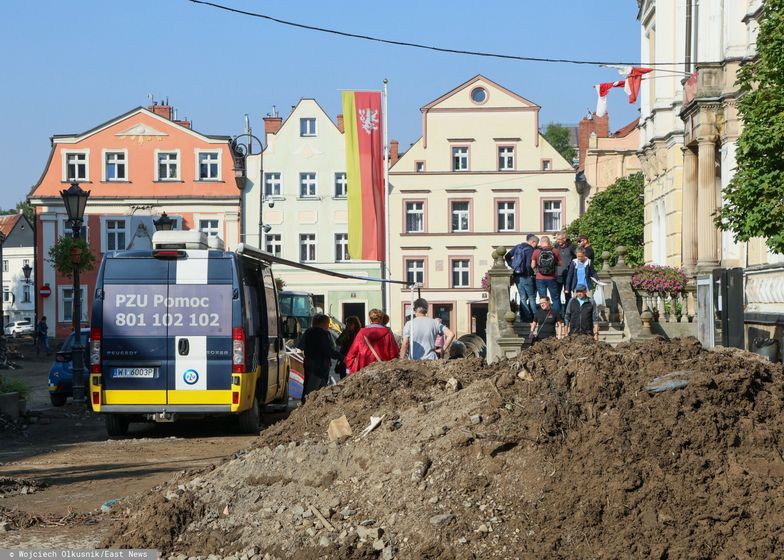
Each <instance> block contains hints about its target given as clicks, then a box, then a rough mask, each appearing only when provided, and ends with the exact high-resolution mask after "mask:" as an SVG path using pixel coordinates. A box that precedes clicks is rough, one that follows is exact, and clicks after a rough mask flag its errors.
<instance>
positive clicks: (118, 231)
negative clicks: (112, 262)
mask: <svg viewBox="0 0 784 560" xmlns="http://www.w3.org/2000/svg"><path fill="white" fill-rule="evenodd" d="M104 223H105V226H104V228H105V232H106V243H105V244H104V248H105V250H106V251H123V250H125V248H126V244H125V220H124V219H122V220H106V221H105V222H104Z"/></svg>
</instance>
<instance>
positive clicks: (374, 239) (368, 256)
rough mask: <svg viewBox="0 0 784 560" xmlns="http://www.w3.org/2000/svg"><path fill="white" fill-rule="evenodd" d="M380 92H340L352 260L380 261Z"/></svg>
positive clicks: (382, 193)
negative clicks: (341, 95) (344, 139)
mask: <svg viewBox="0 0 784 560" xmlns="http://www.w3.org/2000/svg"><path fill="white" fill-rule="evenodd" d="M381 123H382V119H381V92H380V91H344V92H343V126H344V130H345V134H344V135H345V137H346V188H347V190H348V254H349V255H350V257H351V258H352V259H358V260H371V261H383V260H384V259H385V258H386V256H385V255H384V248H385V245H384V216H385V214H384V189H385V188H386V185H384V142H383V135H382V130H381Z"/></svg>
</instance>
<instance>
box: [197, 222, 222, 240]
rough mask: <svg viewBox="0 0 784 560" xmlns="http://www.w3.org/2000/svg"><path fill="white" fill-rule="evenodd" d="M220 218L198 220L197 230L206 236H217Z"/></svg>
mask: <svg viewBox="0 0 784 560" xmlns="http://www.w3.org/2000/svg"><path fill="white" fill-rule="evenodd" d="M219 227H220V220H213V219H208V220H199V231H201V232H204V233H206V234H207V237H218V233H219V231H218V228H219Z"/></svg>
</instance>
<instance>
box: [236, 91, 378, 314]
mask: <svg viewBox="0 0 784 560" xmlns="http://www.w3.org/2000/svg"><path fill="white" fill-rule="evenodd" d="M264 124H265V147H264V150H263V151H262V153H261V154H259V155H254V156H249V157H248V160H247V177H248V180H247V184H246V187H245V189H244V190H243V209H244V212H243V224H244V227H243V238H244V240H245V241H246V242H247V243H249V244H250V245H254V246H257V247H261V248H263V249H265V250H267V251H269V252H270V253H273V254H275V255H278V256H281V257H283V258H285V259H288V260H291V261H299V262H302V263H306V264H308V265H312V266H316V267H320V268H324V269H327V270H333V271H337V272H343V273H347V274H352V275H357V276H367V277H375V278H377V277H380V276H381V264H380V263H379V262H376V261H355V260H352V259H351V258H350V257H349V255H348V234H347V232H348V209H347V206H346V203H347V202H346V172H345V168H346V148H345V140H344V137H343V131H342V116H338V122H337V124H336V123H335V122H333V121H332V120H331V119H330V118H329V116H328V115H327V114H326V113H325V112H324V110H323V109H322V108H321V106H319V104H318V103H317V102H316V100H314V99H302V100H300V101H299V103H297V105H296V106H295V107H294V108H293V109H292V111H291V113H290V114H289V116H288V117H287V118H286V119H285V120H284V119H283V118H281V117H279V116H277V115H272V116H268V117H266V118H265V119H264ZM265 230H266V231H265ZM277 270H278V272H277V276H278V277H279V278H282V279H283V280H284V281H285V282H286V287H285V289H286V290H293V291H305V292H310V293H312V294H314V296H315V300H316V306H317V307H320V308H322V309H323V310H324V311H325V312H326V313H329V314H331V315H333V316H335V317H337V318H338V319H340V320H343V319H344V318H345V317H346V316H348V315H358V316H359V317H360V319H361V320H362V321H365V320H366V315H367V312H368V311H369V310H370V309H372V308H373V307H381V291H382V290H381V287H380V285H379V284H378V283H376V282H371V281H367V280H342V279H338V278H334V277H330V276H325V275H322V274H317V273H315V272H308V271H304V270H301V269H297V268H293V267H285V266H282V267H279V268H278V269H277Z"/></svg>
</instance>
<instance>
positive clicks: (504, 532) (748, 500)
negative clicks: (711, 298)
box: [102, 339, 784, 559]
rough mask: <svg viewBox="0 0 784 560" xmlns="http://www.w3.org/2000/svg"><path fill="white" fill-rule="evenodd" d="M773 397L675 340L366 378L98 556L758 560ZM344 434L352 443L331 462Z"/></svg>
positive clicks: (127, 529) (771, 535) (121, 526)
mask: <svg viewBox="0 0 784 560" xmlns="http://www.w3.org/2000/svg"><path fill="white" fill-rule="evenodd" d="M663 376H666V377H664V379H656V378H661V377H663ZM783 380H784V372H783V371H782V367H781V366H780V365H774V364H770V363H768V362H765V361H763V360H761V359H759V358H758V357H756V356H754V355H752V354H748V353H745V352H741V351H735V350H733V351H729V350H724V351H712V352H707V351H705V350H703V349H702V348H701V347H700V346H699V343H697V342H696V341H695V340H694V339H683V340H675V341H670V342H665V341H661V340H652V341H646V342H635V343H626V344H622V345H619V346H618V347H615V348H613V347H610V346H608V345H605V344H595V343H593V342H592V341H590V340H580V339H576V340H568V341H548V342H544V343H541V344H538V345H537V346H535V347H534V348H532V349H530V350H527V351H525V352H524V353H522V354H521V355H520V356H519V357H518V358H517V359H515V360H511V361H505V362H502V363H499V364H495V365H493V366H484V365H482V364H481V362H478V361H471V360H464V361H462V360H461V361H454V362H440V363H428V364H424V363H410V362H400V361H395V362H388V363H385V364H376V365H374V366H372V367H370V368H368V369H367V370H366V371H363V372H362V373H360V374H359V375H355V376H352V377H351V378H350V379H348V380H346V381H345V382H344V383H342V384H340V385H338V386H336V387H330V388H326V389H324V390H322V391H320V392H319V393H317V394H316V395H313V396H312V398H311V399H309V401H308V402H307V403H306V404H305V405H304V406H303V407H302V408H301V409H299V410H297V411H296V412H294V413H293V414H292V415H291V417H290V418H289V419H288V420H286V421H284V422H281V423H280V424H278V425H276V426H274V427H273V428H271V429H268V430H266V431H265V432H264V433H262V435H261V436H260V438H259V442H258V445H257V446H256V447H254V448H253V449H249V450H247V451H246V452H244V453H240V454H238V455H237V456H236V457H235V458H233V459H231V460H229V461H227V462H225V463H224V464H222V465H219V466H217V467H216V468H214V469H212V470H205V471H202V472H199V473H196V474H186V475H181V476H179V477H178V478H176V479H174V480H172V481H171V482H170V483H169V484H166V485H164V486H161V487H159V488H157V489H156V490H155V491H154V492H152V493H151V494H149V495H146V496H143V497H141V498H139V499H137V500H136V501H131V502H125V503H124V505H127V504H130V505H127V509H126V510H125V512H124V514H123V515H121V516H120V517H121V518H122V521H121V522H119V523H118V525H117V526H116V527H115V529H114V532H113V534H112V535H111V536H110V537H109V538H108V539H107V540H106V542H104V543H102V544H103V546H112V547H138V548H147V547H152V548H160V549H162V550H164V551H165V552H167V553H169V554H173V555H176V556H177V557H185V556H188V555H199V554H205V553H215V554H218V555H222V556H235V557H237V558H316V557H318V558H356V559H359V558H385V559H391V558H439V559H447V558H545V557H546V558H584V557H592V558H620V557H645V558H681V557H690V558H715V557H739V558H766V557H773V556H776V554H777V553H776V550H780V549H781V547H782V546H784V529H782V521H784V519H783V518H784V514H782V512H784V492H783V490H784V458H783V457H782V453H781V451H780V450H781V449H782V445H784V440H783V439H782V438H783V437H784V415H783V414H782V413H783V412H784V384H783V383H782V381H783ZM653 381H655V382H654V383H652V382H653ZM343 414H345V415H346V417H347V418H348V420H349V422H350V424H351V426H352V428H353V430H354V437H352V438H350V439H348V440H347V441H344V442H342V443H330V442H329V441H328V439H327V437H326V429H327V425H328V423H329V421H330V420H331V419H334V418H336V417H339V416H341V415H343ZM382 415H384V419H383V420H382V422H381V425H380V426H379V427H378V428H377V429H375V430H374V431H372V432H370V433H369V434H368V435H367V436H365V437H362V438H360V437H358V436H357V434H358V433H359V432H360V431H361V430H362V428H363V427H364V426H366V425H367V424H368V422H369V419H370V416H382Z"/></svg>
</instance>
